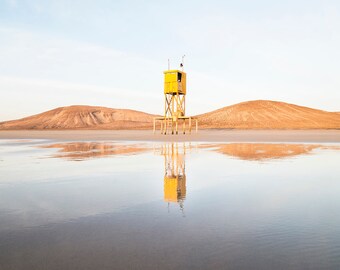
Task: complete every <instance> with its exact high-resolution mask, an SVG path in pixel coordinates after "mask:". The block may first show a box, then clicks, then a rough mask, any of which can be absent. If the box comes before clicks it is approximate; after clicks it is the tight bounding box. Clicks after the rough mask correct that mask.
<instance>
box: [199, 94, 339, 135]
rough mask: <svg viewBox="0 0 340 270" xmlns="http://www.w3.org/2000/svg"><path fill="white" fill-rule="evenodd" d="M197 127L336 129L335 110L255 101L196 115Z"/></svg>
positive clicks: (337, 117) (336, 117)
mask: <svg viewBox="0 0 340 270" xmlns="http://www.w3.org/2000/svg"><path fill="white" fill-rule="evenodd" d="M198 119H199V125H200V127H204V128H239V129H338V128H340V117H339V114H338V113H335V112H326V111H321V110H316V109H312V108H308V107H302V106H298V105H294V104H288V103H284V102H277V101H269V100H255V101H247V102H242V103H238V104H235V105H232V106H228V107H224V108H222V109H219V110H216V111H212V112H209V113H206V114H202V115H199V116H198Z"/></svg>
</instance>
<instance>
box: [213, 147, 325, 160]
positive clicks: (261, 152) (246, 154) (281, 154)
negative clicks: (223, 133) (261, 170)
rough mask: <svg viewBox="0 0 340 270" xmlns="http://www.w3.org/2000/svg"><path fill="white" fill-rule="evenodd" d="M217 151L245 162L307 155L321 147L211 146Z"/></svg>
mask: <svg viewBox="0 0 340 270" xmlns="http://www.w3.org/2000/svg"><path fill="white" fill-rule="evenodd" d="M211 147H216V151H217V152H219V153H222V154H226V155H229V156H233V157H237V158H240V159H244V160H269V159H280V158H288V157H293V156H297V155H302V154H307V153H309V152H311V151H312V150H313V149H316V148H321V147H322V146H321V145H304V144H265V143H261V144H259V143H255V144H254V143H231V144H219V145H211Z"/></svg>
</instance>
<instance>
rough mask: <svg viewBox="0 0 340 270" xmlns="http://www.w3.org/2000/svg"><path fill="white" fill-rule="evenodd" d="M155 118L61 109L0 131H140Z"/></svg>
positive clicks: (125, 112)
mask: <svg viewBox="0 0 340 270" xmlns="http://www.w3.org/2000/svg"><path fill="white" fill-rule="evenodd" d="M153 117H154V115H151V114H147V113H143V112H139V111H133V110H126V109H111V108H105V107H94V106H69V107H60V108H57V109H54V110H51V111H47V112H44V113H40V114H37V115H33V116H30V117H26V118H22V119H19V120H13V121H7V122H2V123H0V129H82V128H83V129H143V128H149V127H151V125H152V121H153Z"/></svg>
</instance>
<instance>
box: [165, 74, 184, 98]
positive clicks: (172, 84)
mask: <svg viewBox="0 0 340 270" xmlns="http://www.w3.org/2000/svg"><path fill="white" fill-rule="evenodd" d="M178 73H180V74H182V79H181V82H178V80H177V78H178ZM164 94H181V95H185V94H186V73H185V72H183V71H180V70H167V71H164Z"/></svg>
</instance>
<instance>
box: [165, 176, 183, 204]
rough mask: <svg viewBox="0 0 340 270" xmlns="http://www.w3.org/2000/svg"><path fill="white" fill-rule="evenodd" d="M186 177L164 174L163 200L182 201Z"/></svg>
mask: <svg viewBox="0 0 340 270" xmlns="http://www.w3.org/2000/svg"><path fill="white" fill-rule="evenodd" d="M186 191H187V190H186V177H185V175H184V176H180V177H167V176H164V201H166V202H183V201H184V200H185V196H186Z"/></svg>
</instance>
